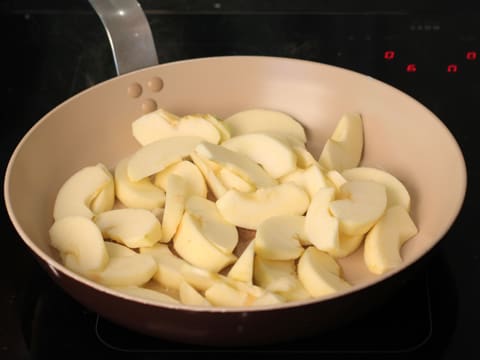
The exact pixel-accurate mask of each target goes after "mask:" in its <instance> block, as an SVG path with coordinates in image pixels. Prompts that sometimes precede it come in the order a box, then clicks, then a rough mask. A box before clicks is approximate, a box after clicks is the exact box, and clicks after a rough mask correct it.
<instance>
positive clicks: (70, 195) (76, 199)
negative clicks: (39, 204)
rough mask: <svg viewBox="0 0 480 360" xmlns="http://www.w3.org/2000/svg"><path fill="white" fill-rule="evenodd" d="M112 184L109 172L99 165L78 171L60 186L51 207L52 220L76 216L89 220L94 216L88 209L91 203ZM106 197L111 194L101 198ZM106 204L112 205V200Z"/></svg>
mask: <svg viewBox="0 0 480 360" xmlns="http://www.w3.org/2000/svg"><path fill="white" fill-rule="evenodd" d="M112 182H113V177H112V175H111V174H110V171H109V170H108V169H107V168H106V167H105V165H103V164H101V163H99V164H97V165H94V166H86V167H84V168H82V169H80V170H78V171H77V172H75V173H74V174H73V175H71V176H70V177H69V178H68V179H67V180H66V181H65V182H64V183H63V184H62V186H61V187H60V190H59V191H58V193H57V196H56V198H55V203H54V207H53V217H54V219H55V220H59V219H61V218H63V217H67V216H77V215H79V216H84V217H87V218H89V219H91V218H92V217H93V215H94V212H93V211H92V209H91V208H90V206H91V203H92V201H93V200H94V199H95V198H96V197H97V196H98V195H99V194H100V193H101V192H102V191H103V190H104V189H106V188H108V187H109V186H111V183H112ZM107 195H111V193H106V194H105V195H102V196H107ZM107 202H109V203H111V204H112V205H113V200H112V199H108V200H107ZM97 207H98V204H97ZM103 207H104V206H101V208H103Z"/></svg>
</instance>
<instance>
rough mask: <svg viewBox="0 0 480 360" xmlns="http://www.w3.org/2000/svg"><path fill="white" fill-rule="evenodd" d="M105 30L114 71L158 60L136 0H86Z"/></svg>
mask: <svg viewBox="0 0 480 360" xmlns="http://www.w3.org/2000/svg"><path fill="white" fill-rule="evenodd" d="M89 2H90V5H92V7H93V9H94V10H95V12H96V13H97V15H98V16H99V17H100V19H101V21H102V24H103V27H104V28H105V31H106V32H107V35H108V39H109V41H110V46H111V48H112V52H113V60H114V62H115V68H116V71H117V75H121V74H125V73H128V72H130V71H133V70H138V69H142V68H145V67H148V66H153V65H157V64H158V56H157V51H156V49H155V42H154V41H153V36H152V31H151V29H150V25H149V23H148V19H147V17H146V16H145V12H144V11H143V9H142V7H141V6H140V4H139V3H138V2H137V1H136V0H89Z"/></svg>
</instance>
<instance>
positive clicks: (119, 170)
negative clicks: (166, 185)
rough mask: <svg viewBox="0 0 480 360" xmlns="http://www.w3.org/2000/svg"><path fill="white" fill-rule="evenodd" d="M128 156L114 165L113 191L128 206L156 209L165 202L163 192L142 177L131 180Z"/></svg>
mask: <svg viewBox="0 0 480 360" xmlns="http://www.w3.org/2000/svg"><path fill="white" fill-rule="evenodd" d="M129 161H130V158H128V157H127V158H124V159H122V160H120V161H119V162H118V163H117V166H116V167H115V193H116V196H117V198H118V200H120V202H121V203H122V204H123V205H125V206H126V207H129V208H142V209H149V210H152V209H156V208H162V207H163V206H164V204H165V192H164V191H163V190H162V189H160V188H159V187H157V186H155V185H153V184H152V182H151V181H150V179H149V178H148V177H147V178H144V179H140V180H138V181H132V180H130V178H129V177H128V170H127V169H128V163H129Z"/></svg>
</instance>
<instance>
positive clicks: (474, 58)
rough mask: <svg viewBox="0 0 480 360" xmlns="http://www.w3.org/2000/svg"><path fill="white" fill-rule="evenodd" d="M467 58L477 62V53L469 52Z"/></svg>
mask: <svg viewBox="0 0 480 360" xmlns="http://www.w3.org/2000/svg"><path fill="white" fill-rule="evenodd" d="M465 58H466V59H467V60H476V59H477V52H476V51H467V53H466V55H465Z"/></svg>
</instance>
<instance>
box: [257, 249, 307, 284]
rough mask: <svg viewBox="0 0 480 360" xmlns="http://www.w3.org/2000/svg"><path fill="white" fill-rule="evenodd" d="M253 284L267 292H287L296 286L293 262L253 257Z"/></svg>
mask: <svg viewBox="0 0 480 360" xmlns="http://www.w3.org/2000/svg"><path fill="white" fill-rule="evenodd" d="M253 280H254V283H255V284H257V285H258V286H260V287H262V288H263V289H265V290H267V291H272V292H288V291H291V290H293V289H294V288H295V287H296V284H297V280H298V278H297V274H296V270H295V262H294V260H268V259H264V258H262V257H261V256H259V255H257V256H255V260H254V272H253Z"/></svg>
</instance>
